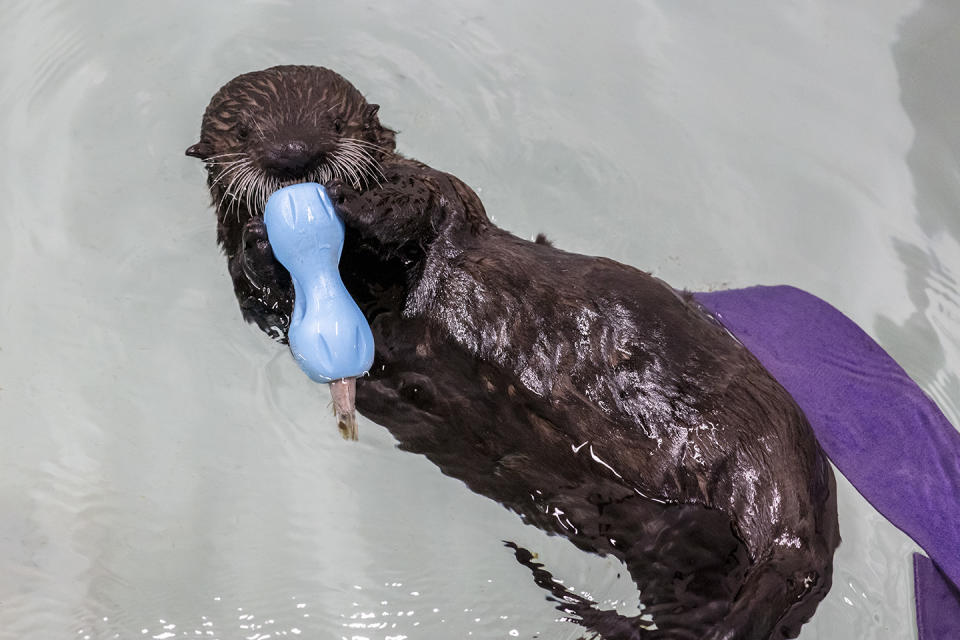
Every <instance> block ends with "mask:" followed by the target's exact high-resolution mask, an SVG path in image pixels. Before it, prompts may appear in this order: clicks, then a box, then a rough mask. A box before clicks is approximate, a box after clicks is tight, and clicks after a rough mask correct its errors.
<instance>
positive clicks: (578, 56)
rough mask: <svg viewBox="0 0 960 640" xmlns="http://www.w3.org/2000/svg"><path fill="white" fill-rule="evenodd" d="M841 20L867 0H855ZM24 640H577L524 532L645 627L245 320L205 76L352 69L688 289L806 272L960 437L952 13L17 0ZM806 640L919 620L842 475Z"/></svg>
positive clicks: (627, 602) (1, 174)
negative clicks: (208, 141) (824, 578)
mask: <svg viewBox="0 0 960 640" xmlns="http://www.w3.org/2000/svg"><path fill="white" fill-rule="evenodd" d="M841 5H842V6H841ZM3 14H4V20H3V21H2V22H0V50H2V52H3V58H2V59H3V61H4V62H3V68H4V72H3V73H2V74H0V134H2V139H3V141H4V147H5V150H6V151H5V153H3V154H2V155H0V163H2V171H0V195H2V197H3V200H4V203H5V208H4V212H3V214H2V215H0V429H2V431H0V433H2V445H0V638H17V639H22V638H38V639H43V640H48V639H54V638H58V639H68V638H78V639H84V640H86V639H97V640H99V639H109V638H154V639H157V640H163V639H167V638H170V639H172V638H176V637H198V638H199V637H208V638H222V639H228V638H230V639H232V638H246V639H248V640H265V639H266V638H280V637H286V638H292V637H303V638H347V639H348V640H362V639H369V640H374V639H376V640H381V639H382V640H388V639H394V640H402V639H404V638H410V639H419V638H427V639H431V638H467V637H475V638H511V637H518V638H561V639H563V638H578V637H580V635H581V629H580V628H579V627H577V626H576V625H573V624H570V623H569V622H565V621H563V620H562V619H561V615H560V613H559V612H558V611H556V610H555V609H554V608H553V605H552V604H551V603H550V602H548V601H546V600H545V598H544V592H543V591H542V590H541V589H540V588H538V587H536V586H535V585H534V584H533V581H532V579H531V577H530V574H529V571H528V570H527V569H526V568H524V567H522V566H521V565H519V564H518V563H517V562H516V560H515V559H514V557H513V554H512V553H511V552H510V550H509V549H506V548H505V547H504V546H503V542H502V541H503V540H512V541H514V542H516V543H517V544H520V545H521V546H524V547H526V548H528V549H530V550H531V551H534V552H536V553H537V554H538V558H539V561H540V562H543V563H544V564H545V565H546V566H547V567H548V568H549V569H550V570H551V571H552V572H553V573H554V575H556V576H557V577H558V578H560V579H562V580H564V582H565V584H567V585H569V586H571V588H574V589H575V590H577V591H579V592H584V593H588V594H590V596H591V597H592V598H593V599H595V600H597V601H599V602H601V603H603V604H604V605H605V606H607V607H611V608H617V609H619V610H621V611H624V612H631V611H635V607H636V593H635V588H634V587H633V585H632V584H631V583H630V582H629V581H628V580H627V578H626V577H625V573H624V572H623V571H622V567H621V566H619V564H618V562H617V561H615V560H613V559H610V558H599V557H593V556H589V555H587V554H584V553H582V552H580V551H578V550H576V549H574V548H573V546H572V545H571V544H570V543H568V542H567V541H565V540H563V539H559V538H552V537H548V536H546V535H545V534H543V533H542V532H540V531H539V530H537V529H534V528H532V527H527V526H524V525H523V524H522V523H521V522H520V520H519V518H518V517H517V516H515V515H513V514H512V513H510V512H508V511H506V510H505V509H503V508H502V507H500V506H499V505H497V504H496V503H494V502H492V501H490V500H488V499H486V498H483V497H481V496H479V495H476V494H473V493H471V492H470V491H469V490H467V489H466V488H465V487H464V486H463V485H462V484H461V483H459V482H458V481H456V480H453V479H451V478H448V477H445V476H443V475H442V474H441V473H440V472H439V471H438V470H437V469H436V468H435V467H434V466H433V465H432V464H431V463H429V462H428V461H427V460H426V459H424V458H420V457H417V456H415V455H412V454H407V453H404V452H401V451H399V450H397V449H396V448H395V447H394V444H395V443H394V440H393V439H392V437H391V436H390V435H389V434H388V433H387V431H386V430H385V429H383V428H381V427H379V426H377V425H375V424H373V423H371V422H369V421H366V420H363V421H361V425H360V438H361V439H360V442H359V443H357V444H349V443H345V442H343V441H342V440H341V439H340V436H339V435H338V433H337V430H336V427H335V425H334V424H333V421H332V418H331V417H330V413H329V408H328V403H329V396H328V394H327V391H326V390H325V388H323V387H319V386H317V385H314V384H313V383H311V382H310V381H309V380H307V378H306V377H305V376H303V375H302V374H301V373H300V371H299V370H298V369H297V367H296V365H295V364H294V362H293V360H292V359H291V358H290V357H289V354H288V353H287V352H286V350H285V349H284V348H282V347H280V346H279V345H277V344H275V343H273V342H271V341H269V340H268V339H267V338H265V337H264V336H262V335H261V334H260V333H259V332H258V331H257V330H255V329H254V328H252V327H249V326H247V325H245V324H244V323H243V322H242V320H241V319H240V314H239V313H238V310H237V307H236V303H235V301H234V298H233V294H232V291H231V286H230V281H229V277H228V275H227V272H226V265H225V261H224V260H223V258H222V256H220V255H219V254H218V250H217V248H216V247H215V243H214V232H215V220H214V216H213V213H212V211H211V210H210V209H209V208H208V204H209V203H208V196H207V195H206V190H205V188H204V175H203V171H202V169H201V166H200V163H198V162H197V161H196V160H194V159H191V158H187V157H185V156H184V155H183V151H184V149H185V148H186V147H187V146H188V145H190V144H191V143H193V142H195V141H196V138H197V136H198V133H199V124H200V116H201V114H202V111H203V108H204V107H205V105H206V103H207V100H208V99H209V97H210V95H211V94H212V93H213V92H214V91H215V90H216V89H217V88H218V87H219V86H220V85H221V84H223V83H224V82H226V81H227V80H229V79H230V78H232V77H233V76H235V75H237V74H239V73H242V72H245V71H249V70H254V69H259V68H263V67H266V66H270V65H273V64H279V63H306V64H321V65H325V66H329V67H331V68H333V69H335V70H337V71H339V72H341V73H343V74H344V75H345V76H346V77H347V78H348V79H350V80H351V81H352V82H353V83H354V84H356V85H357V86H358V87H359V88H360V90H361V91H363V92H364V93H365V94H366V95H367V96H368V98H369V99H370V100H371V101H373V102H378V103H380V104H381V105H382V109H381V111H380V116H381V119H382V120H383V122H384V123H385V124H387V125H388V126H392V127H394V128H396V129H398V130H399V131H400V132H401V133H400V135H399V136H398V148H399V149H400V150H401V151H402V152H403V153H405V154H407V155H410V156H412V157H416V158H418V159H420V160H422V161H425V162H427V163H429V164H430V165H432V166H434V167H437V168H440V169H443V170H446V171H449V172H451V173H454V174H456V175H457V176H459V177H460V178H462V179H463V180H464V181H465V182H467V183H468V184H470V185H471V186H473V187H474V188H475V189H476V190H477V191H478V193H479V194H480V196H481V198H482V199H483V201H484V204H485V206H486V208H487V211H488V213H489V214H490V215H491V216H492V217H493V218H494V219H495V221H496V222H497V224H499V225H501V226H503V227H505V228H507V229H509V230H511V231H513V232H515V233H516V234H518V235H521V236H524V237H531V236H533V235H534V234H536V233H538V232H545V233H547V235H548V236H549V237H550V238H551V239H552V240H553V241H554V242H555V243H556V244H557V245H558V246H559V247H561V248H564V249H568V250H573V251H578V252H583V253H588V254H597V255H606V256H609V257H612V258H615V259H617V260H620V261H623V262H626V263H629V264H632V265H635V266H637V267H640V268H643V269H646V270H650V271H652V272H653V273H654V274H655V275H657V276H659V277H661V278H663V279H665V280H666V281H668V282H669V283H671V284H672V285H674V286H677V287H686V288H689V289H693V290H702V289H709V288H722V287H737V286H746V285H750V284H757V283H761V284H777V283H789V284H793V285H796V286H799V287H801V288H804V289H806V290H808V291H811V292H813V293H815V294H817V295H819V296H821V297H823V298H825V299H826V300H828V301H829V302H831V303H832V304H834V305H835V306H837V307H838V308H840V309H841V310H842V311H844V312H845V313H846V314H847V315H849V316H850V317H851V318H853V319H854V320H856V321H857V322H858V323H859V324H860V325H861V326H862V327H864V329H865V330H866V331H867V332H868V333H870V334H871V335H872V336H873V337H874V338H875V339H876V340H878V341H879V342H880V344H881V345H882V346H883V347H884V348H886V349H887V350H888V351H889V352H890V353H891V354H892V355H893V356H894V357H895V358H897V359H898V361H899V362H900V363H901V364H902V365H903V366H904V367H905V368H906V369H907V371H908V372H909V373H910V374H911V375H912V376H913V377H914V379H915V380H917V381H918V382H919V383H920V385H921V386H922V387H923V388H924V390H925V391H926V392H927V393H928V394H930V396H931V397H932V398H933V399H934V400H936V402H937V403H938V404H939V405H940V406H941V408H942V409H943V410H944V412H945V413H946V415H947V417H948V418H949V419H950V420H951V421H952V422H953V424H954V425H958V424H960V376H958V372H960V290H958V284H957V279H958V277H960V170H958V155H957V151H956V150H957V149H958V148H960V120H958V119H957V117H956V113H957V109H958V107H960V82H958V81H957V80H958V73H960V72H958V70H957V66H956V64H955V61H956V60H957V59H960V4H957V3H956V2H953V1H952V0H927V1H925V2H922V1H920V0H917V1H913V0H911V1H906V0H871V1H869V2H867V1H865V0H863V1H855V2H847V3H840V4H837V3H832V2H827V0H791V1H790V2H784V3H769V2H764V1H762V0H739V1H738V2H736V3H724V6H723V8H720V5H718V4H717V3H709V2H687V3H676V2H668V1H666V0H659V1H657V0H635V1H633V2H625V1H624V2H611V3H609V4H605V5H588V4H582V3H572V2H569V3H563V4H559V3H555V2H547V1H546V0H538V1H536V2H528V3H510V2H502V1H500V2H485V1H484V2H481V1H479V0H478V1H476V2H465V1H457V2H451V1H445V2H440V1H438V0H432V1H423V2H396V3H393V2H391V3H343V2H340V3H332V2H331V3H325V2H292V1H288V2H283V1H280V0H276V1H269V2H268V1H264V2H224V1H220V0H217V1H209V2H203V3H194V2H186V1H179V2H164V3H160V2H154V3H123V2H107V1H103V2H97V3H79V2H67V1H65V0H30V1H29V2H28V1H25V0H7V2H6V3H5V4H4V9H3ZM838 481H839V487H840V500H839V502H840V522H841V532H842V535H843V538H844V542H843V544H842V546H841V547H840V549H839V551H838V553H837V556H836V562H835V578H834V587H833V590H832V591H831V593H830V594H829V596H828V597H827V599H826V600H825V601H824V602H823V603H822V604H821V605H820V608H819V609H818V612H817V615H816V616H815V617H814V619H813V620H812V621H811V622H810V623H809V624H807V625H806V626H805V627H804V629H803V633H802V636H801V637H802V638H803V639H804V640H814V639H817V640H848V639H850V638H857V639H868V638H871V639H872V638H878V639H879V638H883V639H909V638H912V637H915V636H916V631H915V624H914V613H913V604H912V598H913V591H912V571H911V566H910V553H911V552H912V551H913V550H914V549H915V545H914V544H913V543H912V542H911V541H910V540H909V539H908V538H906V537H905V536H904V535H903V534H901V533H900V532H899V531H897V530H896V529H895V528H893V527H892V526H891V525H889V524H888V523H886V521H885V520H884V519H883V518H882V517H881V516H880V515H879V514H877V513H876V512H875V511H874V510H873V509H872V508H871V507H870V506H869V505H868V504H867V503H866V502H865V501H864V500H863V499H862V498H861V497H860V496H859V495H858V494H857V492H856V491H855V490H854V489H853V488H852V487H851V486H850V485H849V484H848V483H847V482H846V481H845V480H843V479H842V477H838Z"/></svg>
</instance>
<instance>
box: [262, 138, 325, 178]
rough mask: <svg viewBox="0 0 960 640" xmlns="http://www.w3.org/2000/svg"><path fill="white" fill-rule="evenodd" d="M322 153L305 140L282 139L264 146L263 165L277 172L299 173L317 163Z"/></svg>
mask: <svg viewBox="0 0 960 640" xmlns="http://www.w3.org/2000/svg"><path fill="white" fill-rule="evenodd" d="M322 155H323V152H322V151H321V150H320V149H318V148H316V147H315V146H313V145H310V144H309V143H308V142H306V141H305V140H296V139H294V140H282V141H279V142H275V143H273V144H270V145H267V146H266V147H265V148H264V153H263V166H264V168H265V169H268V170H270V171H276V172H278V173H300V172H303V171H305V170H306V169H308V168H310V167H311V166H315V165H317V164H319V163H320V160H321V156H322Z"/></svg>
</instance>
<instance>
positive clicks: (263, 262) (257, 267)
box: [240, 218, 280, 289]
mask: <svg viewBox="0 0 960 640" xmlns="http://www.w3.org/2000/svg"><path fill="white" fill-rule="evenodd" d="M242 238H243V242H242V243H241V245H240V260H241V263H242V265H243V273H244V275H246V276H247V278H249V279H250V282H251V283H252V284H253V285H254V286H255V287H256V288H257V289H261V288H263V287H269V286H271V285H272V284H275V282H276V280H277V276H278V273H277V270H278V267H280V263H279V262H277V259H276V258H275V257H274V255H273V248H272V247H271V246H270V240H269V239H268V238H267V225H265V224H264V223H263V218H251V219H250V220H248V221H247V224H245V225H244V226H243V236H242Z"/></svg>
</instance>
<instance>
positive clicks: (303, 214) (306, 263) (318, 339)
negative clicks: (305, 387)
mask: <svg viewBox="0 0 960 640" xmlns="http://www.w3.org/2000/svg"><path fill="white" fill-rule="evenodd" d="M263 221H264V223H265V224H266V226H267V237H268V238H269V239H270V244H271V246H272V247H273V254H274V256H276V258H277V260H279V261H280V264H282V265H283V266H284V267H286V268H287V271H289V272H290V277H291V279H292V280H293V290H294V296H295V298H294V306H293V315H292V317H291V318H290V328H289V331H288V334H287V337H288V340H289V342H290V351H291V352H292V353H293V357H294V358H295V359H296V361H297V363H298V364H299V365H300V368H301V369H303V371H304V372H305V373H306V374H307V375H308V376H309V377H310V379H311V380H314V381H316V382H334V381H339V380H342V379H349V378H356V377H357V376H362V375H363V374H364V373H366V372H367V371H368V370H369V369H370V366H371V365H372V364H373V334H372V333H371V331H370V325H369V324H368V323H367V319H366V318H365V317H364V315H363V312H361V311H360V308H359V307H357V303H356V302H354V301H353V298H351V297H350V294H349V293H348V292H347V289H346V287H344V286H343V282H342V281H341V280H340V272H339V271H338V265H339V262H340V254H341V252H342V251H343V237H344V231H343V222H342V221H341V220H340V218H339V217H338V216H337V214H336V212H335V211H334V209H333V203H332V202H330V197H329V196H328V195H327V191H326V189H324V188H323V185H319V184H316V183H313V182H308V183H304V184H295V185H291V186H289V187H284V188H283V189H280V190H279V191H277V192H275V193H274V194H273V195H271V196H270V199H269V200H268V201H267V206H266V209H265V210H264V214H263ZM351 382H352V381H351Z"/></svg>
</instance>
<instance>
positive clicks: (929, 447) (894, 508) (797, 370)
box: [694, 286, 960, 640]
mask: <svg viewBox="0 0 960 640" xmlns="http://www.w3.org/2000/svg"><path fill="white" fill-rule="evenodd" d="M694 297H695V298H696V300H697V301H699V302H700V303H701V304H702V305H703V306H704V307H706V309H707V310H709V311H710V312H711V313H713V315H714V316H715V317H716V318H717V320H719V321H720V322H721V323H722V324H723V325H724V326H725V327H726V328H727V329H728V330H729V331H730V332H731V333H732V334H734V335H735V336H736V337H737V338H738V339H739V340H740V341H741V342H742V343H743V344H744V345H745V346H746V347H747V348H748V349H749V350H750V351H751V352H752V353H753V354H754V355H755V356H756V357H757V358H758V359H759V360H760V362H762V363H763V365H764V366H765V367H766V368H767V370H768V371H769V372H770V373H771V374H773V376H774V377H775V378H776V379H777V380H778V381H779V382H780V384H782V385H783V386H784V387H785V388H786V389H787V391H789V392H790V394H791V395H792V396H793V397H794V399H795V400H796V401H797V403H798V404H799V405H800V407H801V408H802V409H803V411H804V413H806V415H807V419H809V421H810V424H811V425H812V426H813V430H814V432H815V433H816V435H817V438H818V439H819V440H820V444H821V445H822V446H823V449H824V451H826V453H827V455H828V456H829V457H830V460H831V461H833V463H834V464H835V465H836V466H837V468H838V469H840V472H841V473H843V475H844V476H845V477H846V478H847V479H848V480H849V481H850V482H851V483H852V484H853V486H854V487H856V488H857V490H858V491H859V492H860V493H861V494H862V495H863V496H864V497H865V498H866V499H867V501H869V502H870V504H872V505H873V506H874V508H876V509H877V511H879V512H880V513H882V514H883V515H884V516H885V517H886V518H887V519H888V520H890V522H892V523H893V524H894V525H896V526H897V527H898V528H900V529H901V530H902V531H903V532H904V533H906V534H907V535H909V536H910V537H911V538H913V539H914V540H915V541H916V542H917V544H919V545H920V546H921V547H923V549H924V550H925V551H926V552H927V554H928V555H929V556H930V558H931V559H932V560H933V562H934V563H936V565H937V567H939V571H938V570H937V569H935V568H934V566H933V564H932V563H930V561H929V560H926V559H923V560H921V561H917V562H916V565H915V566H916V587H917V591H916V597H917V612H918V625H919V626H920V634H921V636H920V637H921V640H946V639H947V638H950V639H952V640H956V639H958V638H960V599H957V597H956V595H957V590H956V586H957V585H960V432H958V431H957V430H956V429H955V428H954V427H953V426H952V425H951V424H950V422H949V421H948V420H947V419H946V417H945V416H944V415H943V413H941V411H940V410H939V409H938V408H937V406H936V405H935V404H934V403H933V401H932V400H930V398H928V397H927V396H926V394H924V393H923V391H922V390H921V389H920V387H918V386H917V384H916V383H915V382H913V380H911V379H910V377H909V376H908V375H907V374H906V372H904V370H903V369H901V368H900V366H899V365H897V363H896V362H894V360H893V358H891V357H890V356H889V355H888V354H887V353H886V352H885V351H884V350H883V349H882V348H881V347H880V345H878V344H877V343H876V342H874V341H873V340H872V339H871V338H870V337H869V336H868V335H867V334H866V333H864V332H863V331H862V330H861V329H860V328H859V327H858V326H857V325H856V324H854V323H853V322H852V321H851V320H850V319H849V318H847V317H846V316H844V315H843V314H842V313H840V312H839V311H837V310H836V309H834V308H833V307H832V306H830V305H829V304H827V303H826V302H824V301H823V300H820V299H819V298H817V297H815V296H813V295H811V294H809V293H806V292H804V291H801V290H799V289H796V288H794V287H787V286H780V287H751V288H748V289H735V290H731V291H716V292H710V293H697V294H694ZM924 563H926V564H924ZM950 582H952V583H953V584H952V585H951V584H950ZM934 614H935V615H934ZM924 615H926V619H924ZM934 617H935V618H936V620H932V618H934Z"/></svg>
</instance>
